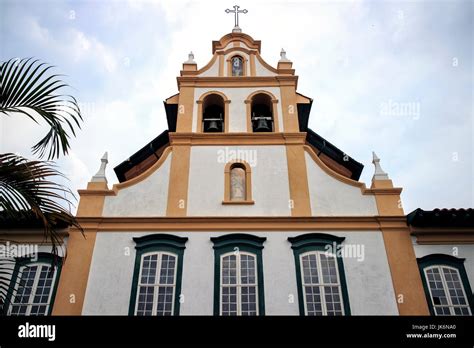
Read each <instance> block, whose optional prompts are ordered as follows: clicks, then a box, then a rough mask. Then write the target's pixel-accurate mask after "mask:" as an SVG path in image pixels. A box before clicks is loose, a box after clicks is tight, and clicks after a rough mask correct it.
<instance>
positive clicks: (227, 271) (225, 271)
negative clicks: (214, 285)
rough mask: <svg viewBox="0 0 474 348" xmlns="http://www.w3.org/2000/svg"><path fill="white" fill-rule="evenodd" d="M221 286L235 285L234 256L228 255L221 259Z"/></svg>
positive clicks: (235, 263) (235, 261)
mask: <svg viewBox="0 0 474 348" xmlns="http://www.w3.org/2000/svg"><path fill="white" fill-rule="evenodd" d="M222 284H237V257H236V255H229V256H226V257H224V258H223V259H222Z"/></svg>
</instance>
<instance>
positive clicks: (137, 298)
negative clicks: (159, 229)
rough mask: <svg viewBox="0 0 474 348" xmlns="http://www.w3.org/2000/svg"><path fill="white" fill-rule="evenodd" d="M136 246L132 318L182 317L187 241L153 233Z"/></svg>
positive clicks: (139, 240)
mask: <svg viewBox="0 0 474 348" xmlns="http://www.w3.org/2000/svg"><path fill="white" fill-rule="evenodd" d="M133 240H134V241H135V242H136V243H137V246H136V247H135V249H136V250H137V254H136V258H135V270H134V275H133V281H132V291H131V298H130V308H129V314H130V315H138V316H149V315H151V316H154V315H157V316H165V315H179V306H180V296H181V278H182V272H183V254H184V249H185V246H184V245H185V243H186V241H187V238H183V237H177V236H173V235H168V234H151V235H147V236H144V237H139V238H133Z"/></svg>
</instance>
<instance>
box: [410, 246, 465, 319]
mask: <svg viewBox="0 0 474 348" xmlns="http://www.w3.org/2000/svg"><path fill="white" fill-rule="evenodd" d="M418 266H419V268H420V273H421V276H422V282H423V287H424V290H425V295H426V299H427V302H428V306H429V309H430V313H431V314H432V315H443V316H446V315H472V313H473V304H474V299H473V295H472V291H471V287H470V284H469V280H468V277H467V274H466V270H465V268H464V259H461V258H457V257H454V256H451V255H443V254H431V255H427V256H425V257H422V258H419V259H418Z"/></svg>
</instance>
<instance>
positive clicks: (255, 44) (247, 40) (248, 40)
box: [212, 33, 261, 54]
mask: <svg viewBox="0 0 474 348" xmlns="http://www.w3.org/2000/svg"><path fill="white" fill-rule="evenodd" d="M232 41H234V42H237V41H240V42H242V43H243V44H245V45H246V46H247V47H249V48H250V49H256V50H257V51H258V52H260V48H261V42H260V40H254V39H253V38H252V37H251V36H250V35H247V34H244V33H229V34H226V35H224V36H223V37H221V38H220V40H219V41H213V42H212V54H214V52H216V51H217V50H223V49H225V47H226V46H227V45H228V44H229V43H230V42H232Z"/></svg>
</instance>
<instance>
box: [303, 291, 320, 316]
mask: <svg viewBox="0 0 474 348" xmlns="http://www.w3.org/2000/svg"><path fill="white" fill-rule="evenodd" d="M304 293H305V302H306V311H307V315H323V309H322V304H321V290H320V288H319V286H305V287H304Z"/></svg>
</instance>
